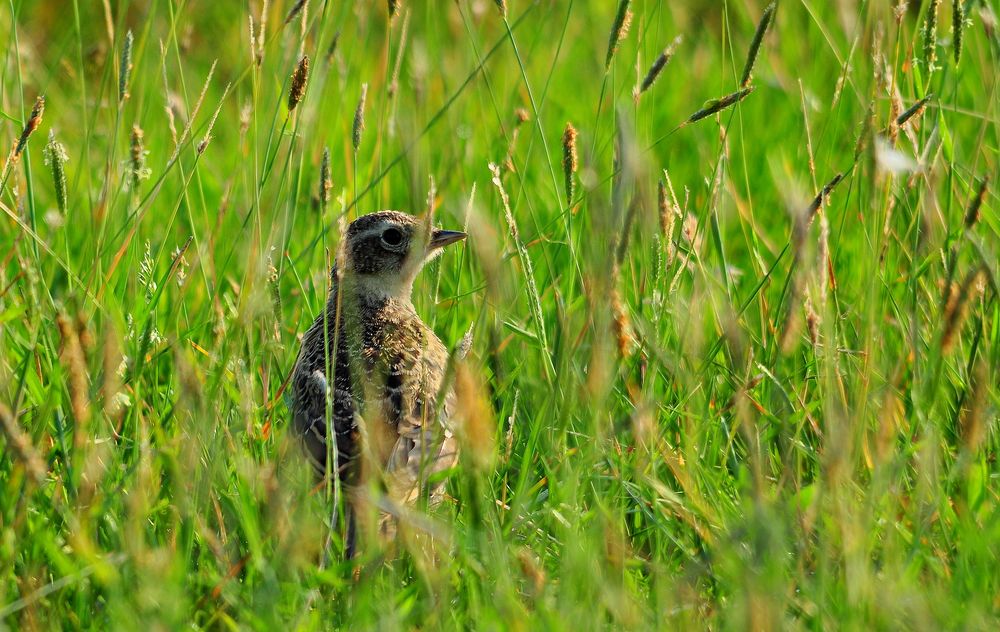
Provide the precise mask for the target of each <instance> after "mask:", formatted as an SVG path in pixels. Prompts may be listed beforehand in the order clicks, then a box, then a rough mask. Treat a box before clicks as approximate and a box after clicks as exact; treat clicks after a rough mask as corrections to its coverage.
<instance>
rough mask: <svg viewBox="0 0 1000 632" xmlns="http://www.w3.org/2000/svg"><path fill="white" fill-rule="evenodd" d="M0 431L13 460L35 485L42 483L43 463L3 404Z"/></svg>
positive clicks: (0, 414) (0, 409)
mask: <svg viewBox="0 0 1000 632" xmlns="http://www.w3.org/2000/svg"><path fill="white" fill-rule="evenodd" d="M0 431H2V433H3V436H4V437H5V438H6V439H7V447H8V449H10V451H11V452H12V453H13V456H14V459H15V460H16V461H18V462H19V463H20V464H21V467H23V468H24V471H25V472H26V473H27V474H28V476H30V477H31V478H32V479H33V480H34V481H35V483H41V482H42V481H44V480H45V461H43V460H42V457H41V456H39V454H38V450H36V449H35V446H34V445H32V443H31V437H29V436H28V434H27V433H26V432H24V431H23V430H21V428H20V426H18V425H17V419H15V418H14V413H12V412H11V410H10V409H9V408H7V407H6V406H5V405H3V404H0Z"/></svg>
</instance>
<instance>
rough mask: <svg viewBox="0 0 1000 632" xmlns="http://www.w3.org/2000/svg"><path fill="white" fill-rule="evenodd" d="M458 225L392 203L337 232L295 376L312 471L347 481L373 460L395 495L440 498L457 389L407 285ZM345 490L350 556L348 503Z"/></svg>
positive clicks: (406, 499)
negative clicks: (437, 223) (436, 223)
mask: <svg viewBox="0 0 1000 632" xmlns="http://www.w3.org/2000/svg"><path fill="white" fill-rule="evenodd" d="M466 236H467V235H466V233H464V232H461V231H454V230H441V229H434V228H432V227H431V224H430V221H429V220H421V219H418V218H417V217H414V216H412V215H409V214H407V213H402V212H399V211H378V212H374V213H370V214H367V215H362V216H360V217H358V218H357V219H355V220H354V221H353V222H351V224H350V225H349V226H348V227H347V229H346V231H344V235H343V239H342V242H341V245H340V254H338V257H337V262H336V263H335V264H334V266H333V268H332V269H331V271H330V277H331V278H330V290H329V293H328V295H327V300H326V305H325V307H324V309H323V310H322V311H321V312H320V314H319V315H318V316H317V317H316V319H315V320H314V321H313V323H312V326H311V327H309V329H308V330H307V331H306V332H305V334H304V335H303V337H302V343H301V348H300V350H299V354H298V357H297V359H296V362H295V365H294V369H293V373H292V379H291V409H292V426H293V428H294V431H295V432H296V433H297V434H298V436H299V437H300V438H301V440H302V443H303V445H304V452H305V455H306V457H307V459H308V460H309V462H310V463H311V464H312V467H313V469H314V471H315V473H316V475H317V477H318V478H319V479H321V480H323V481H332V480H335V479H334V477H336V480H339V482H340V483H341V485H340V487H341V489H343V490H347V491H348V492H351V491H357V490H358V489H359V488H360V487H361V485H362V484H363V483H364V482H365V481H366V480H367V476H368V475H371V474H373V471H372V470H374V471H375V472H377V474H378V475H383V476H382V479H383V481H384V483H385V487H386V489H387V492H388V493H389V495H390V498H391V499H392V500H394V501H398V502H402V503H413V502H414V501H415V500H416V499H417V498H419V497H420V496H421V494H426V495H427V497H428V498H429V500H431V502H435V501H438V500H439V499H440V497H441V495H442V494H441V483H440V482H437V483H435V484H431V483H430V478H431V476H432V475H433V474H435V473H438V472H442V471H444V470H447V469H450V468H451V467H453V466H454V465H455V463H456V462H457V459H458V443H457V441H456V439H455V437H454V434H453V432H452V428H451V423H450V418H451V415H452V411H453V409H454V399H455V396H454V393H453V391H452V390H451V388H450V387H447V388H444V389H442V387H443V386H446V385H445V384H444V383H445V379H446V372H447V366H448V359H449V353H448V349H447V348H446V347H445V345H444V343H442V342H441V340H440V338H438V336H437V335H436V334H435V333H434V331H433V330H432V329H431V328H430V327H429V326H428V325H427V324H426V323H424V322H423V320H421V318H420V316H419V315H418V314H417V311H416V309H414V306H413V302H412V292H413V283H414V280H415V278H416V276H417V274H418V273H419V272H420V270H421V268H423V266H424V265H425V264H426V263H427V262H428V261H430V260H431V259H433V258H434V257H436V256H438V255H440V254H441V253H442V251H443V249H444V248H445V246H448V245H449V244H453V243H456V242H459V241H461V240H463V239H465V238H466ZM442 390H444V392H442ZM328 438H329V440H328ZM438 478H440V477H438ZM344 495H345V496H348V500H349V502H347V503H346V504H345V509H344V513H345V532H346V533H345V534H344V541H345V555H346V556H347V557H352V556H353V555H354V553H355V550H356V543H355V541H356V535H355V532H356V517H355V514H356V510H354V508H353V506H352V505H353V503H352V502H350V494H349V493H348V494H344ZM354 497H355V498H356V497H357V494H355V495H354ZM385 519H386V517H385V516H384V515H383V518H382V522H383V524H385ZM392 530H394V528H390V529H384V531H392ZM387 535H388V534H387Z"/></svg>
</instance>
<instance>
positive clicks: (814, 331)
mask: <svg viewBox="0 0 1000 632" xmlns="http://www.w3.org/2000/svg"><path fill="white" fill-rule="evenodd" d="M805 311H806V331H807V332H809V342H811V343H812V344H813V346H814V347H816V346H819V328H820V322H821V321H820V317H819V314H817V313H816V309H815V308H814V307H813V304H812V299H811V298H808V297H806V304H805Z"/></svg>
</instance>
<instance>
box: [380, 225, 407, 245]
mask: <svg viewBox="0 0 1000 632" xmlns="http://www.w3.org/2000/svg"><path fill="white" fill-rule="evenodd" d="M382 242H383V243H384V244H385V245H387V246H398V245H400V244H401V243H403V233H402V231H400V230H399V229H398V228H387V229H385V231H384V232H383V233H382Z"/></svg>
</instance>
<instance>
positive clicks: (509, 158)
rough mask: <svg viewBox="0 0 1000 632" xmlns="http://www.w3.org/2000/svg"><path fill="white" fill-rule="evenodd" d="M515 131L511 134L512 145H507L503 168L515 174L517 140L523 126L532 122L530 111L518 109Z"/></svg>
mask: <svg viewBox="0 0 1000 632" xmlns="http://www.w3.org/2000/svg"><path fill="white" fill-rule="evenodd" d="M514 116H515V119H514V130H513V131H512V132H511V133H510V143H509V144H508V145H507V155H506V156H504V159H503V166H504V169H506V170H507V171H509V172H511V173H514V172H515V171H517V167H515V166H514V149H515V147H516V146H517V138H518V135H520V133H521V126H522V125H524V124H525V123H527V122H528V120H530V115H529V114H528V111H527V110H526V109H524V108H517V109H516V110H515V111H514Z"/></svg>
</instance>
